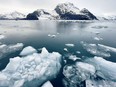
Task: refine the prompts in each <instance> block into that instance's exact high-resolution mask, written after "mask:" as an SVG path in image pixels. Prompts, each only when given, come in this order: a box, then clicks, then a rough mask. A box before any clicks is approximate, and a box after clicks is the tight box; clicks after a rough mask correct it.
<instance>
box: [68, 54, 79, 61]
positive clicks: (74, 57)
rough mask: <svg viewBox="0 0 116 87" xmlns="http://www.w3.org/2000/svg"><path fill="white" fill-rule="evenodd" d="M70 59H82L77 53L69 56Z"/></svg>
mask: <svg viewBox="0 0 116 87" xmlns="http://www.w3.org/2000/svg"><path fill="white" fill-rule="evenodd" d="M69 59H70V60H73V61H76V60H77V59H81V58H79V57H76V55H70V56H69Z"/></svg>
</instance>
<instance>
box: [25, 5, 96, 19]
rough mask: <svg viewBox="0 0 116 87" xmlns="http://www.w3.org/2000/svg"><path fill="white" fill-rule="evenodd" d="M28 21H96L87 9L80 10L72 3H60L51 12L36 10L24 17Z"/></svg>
mask: <svg viewBox="0 0 116 87" xmlns="http://www.w3.org/2000/svg"><path fill="white" fill-rule="evenodd" d="M26 18H27V19H28V20H38V19H61V20H97V18H96V16H94V15H93V14H92V13H91V12H90V11H88V10H87V9H82V10H80V9H79V8H77V7H76V6H74V4H73V3H61V4H58V5H57V6H56V8H55V9H54V10H52V11H48V10H44V9H38V10H36V11H34V12H33V13H30V14H28V15H27V17H26Z"/></svg>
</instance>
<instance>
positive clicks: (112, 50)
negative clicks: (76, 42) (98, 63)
mask: <svg viewBox="0 0 116 87" xmlns="http://www.w3.org/2000/svg"><path fill="white" fill-rule="evenodd" d="M98 46H100V47H101V48H103V49H105V50H107V51H109V52H115V53H116V48H113V47H110V46H105V45H102V44H98Z"/></svg>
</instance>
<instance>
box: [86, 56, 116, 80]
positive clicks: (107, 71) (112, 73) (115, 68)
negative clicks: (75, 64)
mask: <svg viewBox="0 0 116 87" xmlns="http://www.w3.org/2000/svg"><path fill="white" fill-rule="evenodd" d="M85 61H86V62H87V63H89V64H92V65H93V66H95V67H96V70H97V72H96V74H97V75H98V76H100V77H102V78H104V79H108V80H112V81H116V63H113V62H110V61H107V60H105V59H103V58H102V57H96V56H95V57H94V58H89V59H87V60H85Z"/></svg>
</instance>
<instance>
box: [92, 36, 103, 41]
mask: <svg viewBox="0 0 116 87" xmlns="http://www.w3.org/2000/svg"><path fill="white" fill-rule="evenodd" d="M94 40H97V41H100V40H103V38H101V37H94Z"/></svg>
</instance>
